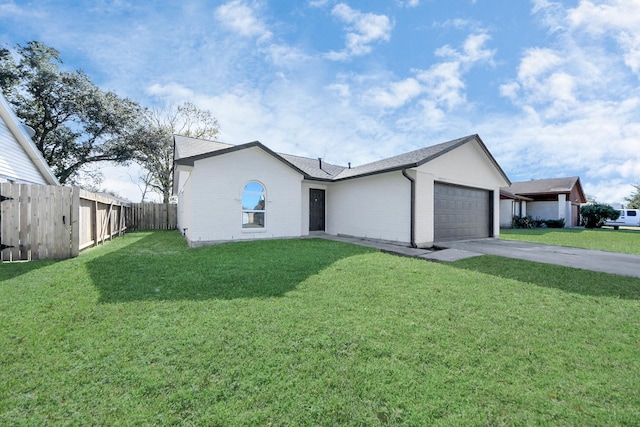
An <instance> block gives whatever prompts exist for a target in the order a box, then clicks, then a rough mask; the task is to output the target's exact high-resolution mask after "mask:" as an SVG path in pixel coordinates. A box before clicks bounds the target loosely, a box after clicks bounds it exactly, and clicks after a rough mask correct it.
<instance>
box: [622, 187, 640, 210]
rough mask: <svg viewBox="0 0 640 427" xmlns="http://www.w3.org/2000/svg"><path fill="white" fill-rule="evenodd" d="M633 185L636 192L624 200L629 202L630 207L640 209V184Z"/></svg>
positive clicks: (628, 206)
mask: <svg viewBox="0 0 640 427" xmlns="http://www.w3.org/2000/svg"><path fill="white" fill-rule="evenodd" d="M633 186H634V187H635V189H636V192H635V194H632V195H631V196H629V197H625V198H624V200H625V201H627V202H628V203H627V208H628V209H640V184H634V185H633Z"/></svg>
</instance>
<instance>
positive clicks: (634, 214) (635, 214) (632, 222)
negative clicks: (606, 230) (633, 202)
mask: <svg viewBox="0 0 640 427" xmlns="http://www.w3.org/2000/svg"><path fill="white" fill-rule="evenodd" d="M618 212H620V217H619V218H618V219H616V220H615V221H612V220H607V221H605V222H604V225H609V226H611V227H613V228H614V229H615V230H617V229H618V227H620V226H624V227H640V209H618Z"/></svg>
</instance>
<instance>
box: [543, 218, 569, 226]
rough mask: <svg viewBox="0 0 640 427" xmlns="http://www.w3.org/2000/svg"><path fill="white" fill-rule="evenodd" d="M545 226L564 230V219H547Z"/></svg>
mask: <svg viewBox="0 0 640 427" xmlns="http://www.w3.org/2000/svg"><path fill="white" fill-rule="evenodd" d="M544 225H546V226H547V227H549V228H564V225H565V223H564V218H560V219H547V220H545V221H544Z"/></svg>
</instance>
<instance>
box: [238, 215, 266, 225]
mask: <svg viewBox="0 0 640 427" xmlns="http://www.w3.org/2000/svg"><path fill="white" fill-rule="evenodd" d="M242 228H264V212H243V213H242Z"/></svg>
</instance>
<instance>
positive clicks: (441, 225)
mask: <svg viewBox="0 0 640 427" xmlns="http://www.w3.org/2000/svg"><path fill="white" fill-rule="evenodd" d="M434 214H435V218H434V228H435V241H436V242H441V241H446V240H464V239H475V238H481V237H490V236H492V235H493V224H492V220H493V198H492V197H491V191H488V190H481V189H479V188H471V187H461V186H457V185H450V184H442V183H437V182H436V183H435V188H434Z"/></svg>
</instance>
